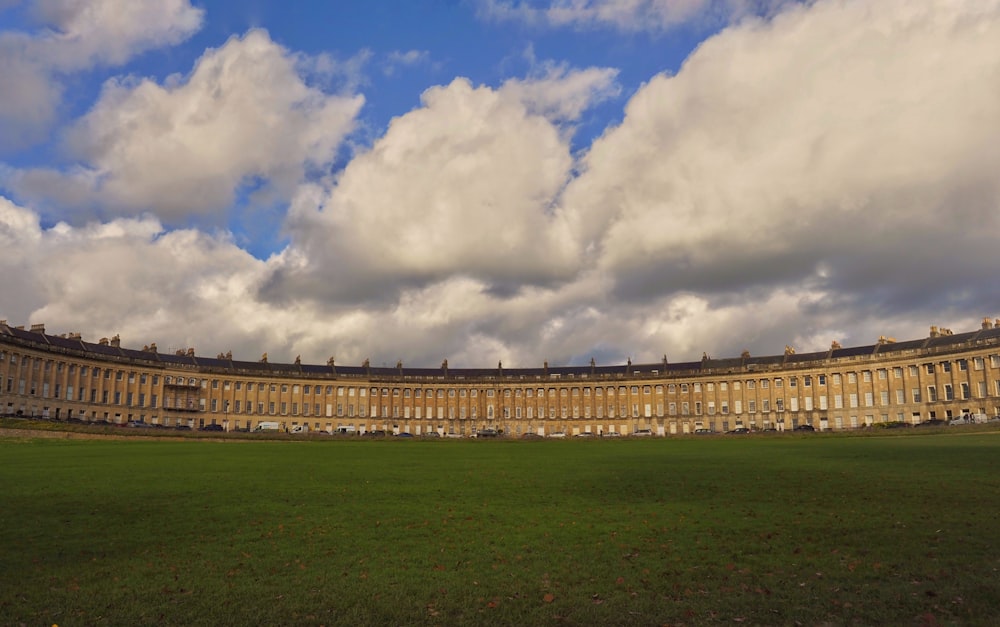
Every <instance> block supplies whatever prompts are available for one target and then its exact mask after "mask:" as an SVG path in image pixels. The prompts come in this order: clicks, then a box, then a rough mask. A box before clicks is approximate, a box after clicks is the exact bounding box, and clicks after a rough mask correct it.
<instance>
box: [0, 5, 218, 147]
mask: <svg viewBox="0 0 1000 627" xmlns="http://www.w3.org/2000/svg"><path fill="white" fill-rule="evenodd" d="M32 9H33V11H34V14H35V15H36V16H37V18H38V20H39V22H40V23H41V25H42V27H43V28H42V30H40V31H39V32H37V33H25V32H19V31H10V30H8V31H3V32H0V138H2V139H0V151H10V150H13V149H15V148H19V147H22V146H24V145H26V144H29V143H32V142H35V141H38V140H39V139H40V138H41V137H42V136H43V134H44V132H45V131H46V130H47V129H48V128H49V127H50V126H51V125H52V124H53V123H54V121H55V119H56V117H57V112H58V108H59V104H60V102H59V101H60V98H61V95H62V77H63V76H65V75H67V74H70V73H73V72H78V71H81V70H85V69H88V68H92V67H95V66H98V65H119V64H122V63H124V62H125V61H127V60H128V59H129V58H131V57H133V56H134V55H136V54H138V53H140V52H143V51H145V50H150V49H153V48H158V47H161V46H168V45H173V44H176V43H179V42H181V41H183V40H185V39H187V38H188V37H190V36H191V35H192V34H193V33H194V32H196V31H197V30H198V29H199V28H201V23H202V18H203V11H202V10H201V9H196V8H194V7H192V6H191V5H190V3H189V1H188V0H135V1H130V2H119V1H118V0H37V1H36V2H35V4H34V5H33V7H32Z"/></svg>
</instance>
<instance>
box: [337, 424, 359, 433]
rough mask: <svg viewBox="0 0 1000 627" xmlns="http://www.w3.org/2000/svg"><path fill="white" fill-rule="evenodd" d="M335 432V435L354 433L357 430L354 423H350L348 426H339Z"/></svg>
mask: <svg viewBox="0 0 1000 627" xmlns="http://www.w3.org/2000/svg"><path fill="white" fill-rule="evenodd" d="M333 433H334V434H335V435H354V434H355V433H357V431H355V429H354V425H348V426H346V427H337V428H336V429H335V430H334V431H333Z"/></svg>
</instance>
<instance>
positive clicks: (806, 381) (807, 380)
mask: <svg viewBox="0 0 1000 627" xmlns="http://www.w3.org/2000/svg"><path fill="white" fill-rule="evenodd" d="M812 384H813V378H812V376H811V375H808V374H807V375H806V376H804V377H802V387H807V388H811V387H812Z"/></svg>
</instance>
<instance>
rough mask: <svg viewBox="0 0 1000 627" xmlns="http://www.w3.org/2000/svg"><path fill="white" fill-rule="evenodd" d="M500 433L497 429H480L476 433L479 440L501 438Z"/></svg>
mask: <svg viewBox="0 0 1000 627" xmlns="http://www.w3.org/2000/svg"><path fill="white" fill-rule="evenodd" d="M499 435H500V432H499V431H497V430H496V429H480V430H479V431H476V437H477V438H495V437H499Z"/></svg>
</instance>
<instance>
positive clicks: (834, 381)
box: [833, 373, 840, 385]
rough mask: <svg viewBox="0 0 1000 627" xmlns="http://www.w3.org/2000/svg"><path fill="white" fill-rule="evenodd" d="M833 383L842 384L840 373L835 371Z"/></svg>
mask: <svg viewBox="0 0 1000 627" xmlns="http://www.w3.org/2000/svg"><path fill="white" fill-rule="evenodd" d="M833 384H834V385H840V373H835V374H834V375H833Z"/></svg>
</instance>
